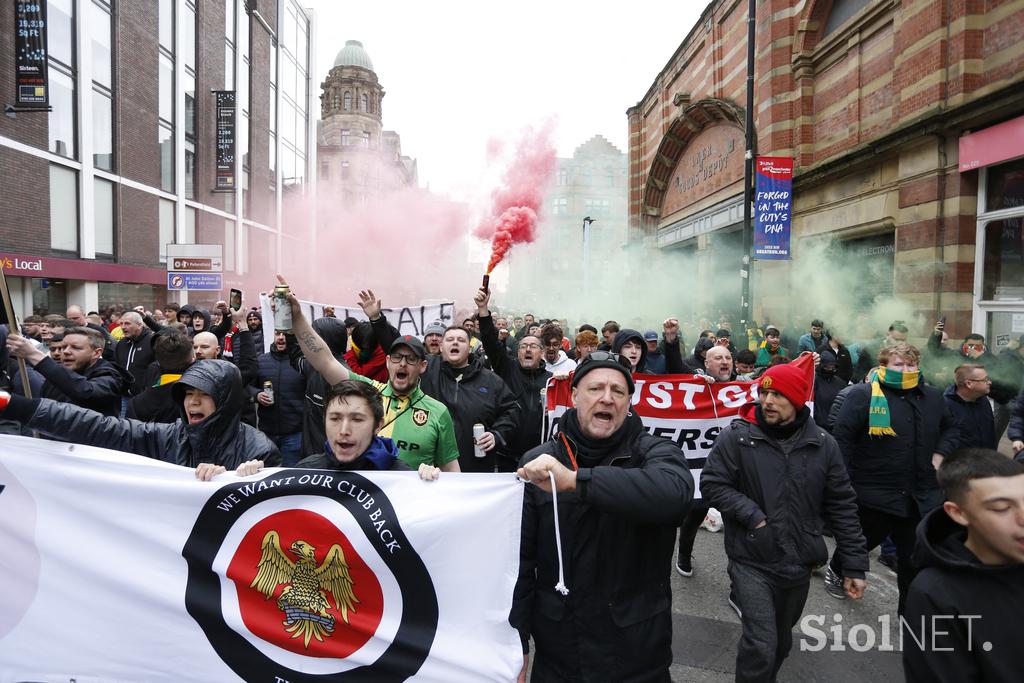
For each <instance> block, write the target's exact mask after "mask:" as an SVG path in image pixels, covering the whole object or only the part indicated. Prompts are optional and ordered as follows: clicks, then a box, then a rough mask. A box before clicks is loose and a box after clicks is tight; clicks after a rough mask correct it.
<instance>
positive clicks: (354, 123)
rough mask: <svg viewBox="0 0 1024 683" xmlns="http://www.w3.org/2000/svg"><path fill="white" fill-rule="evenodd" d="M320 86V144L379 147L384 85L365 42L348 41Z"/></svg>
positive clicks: (367, 147)
mask: <svg viewBox="0 0 1024 683" xmlns="http://www.w3.org/2000/svg"><path fill="white" fill-rule="evenodd" d="M320 89H321V91H322V93H321V95H320V118H321V124H320V141H319V142H320V144H321V145H332V146H334V145H337V146H340V147H350V146H351V147H358V148H362V149H379V148H380V141H381V131H382V129H383V126H382V123H381V100H383V99H384V88H382V87H381V85H380V82H379V81H378V80H377V74H376V73H375V72H374V70H373V61H371V60H370V55H368V54H367V53H366V50H365V49H363V44H362V43H361V42H359V41H358V40H349V41H346V42H345V47H343V48H342V49H341V52H339V53H338V56H337V57H335V58H334V66H333V67H332V68H331V71H330V73H328V74H327V78H326V80H324V82H323V84H321V86H320Z"/></svg>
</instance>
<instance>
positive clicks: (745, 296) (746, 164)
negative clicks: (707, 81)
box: [740, 0, 757, 325]
mask: <svg viewBox="0 0 1024 683" xmlns="http://www.w3.org/2000/svg"><path fill="white" fill-rule="evenodd" d="M756 20H757V4H756V0H749V2H748V5H747V111H746V112H745V113H746V120H745V125H744V128H745V131H744V132H745V134H746V151H745V153H744V156H743V255H742V256H741V257H740V287H741V291H742V294H741V295H740V320H741V323H742V324H743V325H746V323H747V321H748V320H750V319H751V318H752V316H753V312H754V311H753V307H752V306H751V301H750V289H751V288H750V280H751V278H752V277H753V274H754V263H753V261H752V260H751V251H752V246H753V241H754V228H753V226H752V225H751V220H750V219H751V217H750V213H751V211H750V204H751V200H752V199H753V197H752V189H753V188H752V185H753V180H754V26H755V23H756Z"/></svg>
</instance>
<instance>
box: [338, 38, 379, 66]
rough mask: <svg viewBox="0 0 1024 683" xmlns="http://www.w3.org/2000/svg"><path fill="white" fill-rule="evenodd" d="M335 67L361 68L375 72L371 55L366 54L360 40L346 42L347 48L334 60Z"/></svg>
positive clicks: (342, 49)
mask: <svg viewBox="0 0 1024 683" xmlns="http://www.w3.org/2000/svg"><path fill="white" fill-rule="evenodd" d="M334 66H361V67H362V68H364V69H367V70H369V71H373V62H372V61H371V60H370V55H368V54H366V50H364V49H363V44H362V43H360V42H359V41H358V40H346V41H345V47H343V48H341V52H339V53H338V56H337V57H335V58H334Z"/></svg>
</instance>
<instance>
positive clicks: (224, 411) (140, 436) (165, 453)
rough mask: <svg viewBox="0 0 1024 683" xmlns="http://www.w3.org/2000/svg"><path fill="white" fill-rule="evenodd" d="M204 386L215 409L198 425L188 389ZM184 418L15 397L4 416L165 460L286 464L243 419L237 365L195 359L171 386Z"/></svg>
mask: <svg viewBox="0 0 1024 683" xmlns="http://www.w3.org/2000/svg"><path fill="white" fill-rule="evenodd" d="M189 387H192V388H195V389H199V390H200V391H203V392H205V393H207V394H209V395H210V396H212V397H213V401H214V405H215V406H216V410H214V412H213V413H212V414H211V415H209V416H208V417H207V418H206V419H205V420H203V421H202V422H199V423H197V424H188V416H187V415H186V414H185V406H184V400H185V392H186V390H187V389H188V388H189ZM172 393H173V395H174V400H175V402H176V403H177V404H178V408H179V411H180V412H179V419H178V420H177V421H176V422H174V423H173V424H161V423H157V422H139V421H138V420H128V419H118V418H116V417H104V416H102V415H100V414H98V413H95V412H93V411H90V410H85V409H82V408H79V407H77V406H73V405H70V404H67V403H57V402H55V401H50V400H47V399H41V400H40V399H23V398H21V397H12V399H11V403H10V404H9V405H8V407H7V410H6V411H5V415H6V416H7V417H12V418H14V419H17V420H20V421H22V422H24V423H25V425H26V426H27V427H30V428H32V429H38V430H40V431H43V432H47V433H51V434H54V435H57V436H60V437H63V438H66V439H68V440H69V441H73V442H75V443H83V444H87V445H89V446H99V447H100V448H110V449H113V450H119V451H125V452H128V453H135V454H137V455H143V456H146V457H148V458H155V459H157V460H163V461H164V462H169V463H173V464H176V465H182V466H184V467H196V466H197V465H199V464H200V463H204V462H205V463H214V464H217V465H223V466H224V467H226V468H227V469H229V470H233V469H236V468H237V467H238V466H239V465H241V464H242V463H243V462H245V461H246V460H262V461H263V462H264V463H265V464H266V466H268V467H276V466H277V465H279V464H280V463H281V454H280V453H278V450H277V447H276V446H275V445H274V444H273V442H272V441H270V439H268V438H267V437H266V436H264V435H263V434H262V433H260V432H259V431H258V430H256V429H254V428H253V427H250V426H249V425H247V424H243V423H242V422H241V420H240V419H239V413H240V412H241V408H242V394H243V388H242V378H241V377H240V375H239V373H238V368H236V367H235V366H234V365H232V364H231V363H229V362H228V361H223V360H201V361H198V362H196V363H193V364H192V365H191V366H190V367H189V369H188V370H186V371H185V373H184V374H183V375H182V377H181V379H180V380H178V381H177V382H175V384H174V388H173V389H172Z"/></svg>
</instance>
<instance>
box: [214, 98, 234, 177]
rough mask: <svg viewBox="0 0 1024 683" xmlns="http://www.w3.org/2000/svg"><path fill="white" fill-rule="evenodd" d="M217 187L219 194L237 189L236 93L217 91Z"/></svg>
mask: <svg viewBox="0 0 1024 683" xmlns="http://www.w3.org/2000/svg"><path fill="white" fill-rule="evenodd" d="M214 95H215V96H216V98H217V175H216V177H217V185H216V187H215V188H214V189H215V191H219V192H230V191H233V190H234V189H235V91H234V90H217V91H215V92H214Z"/></svg>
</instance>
